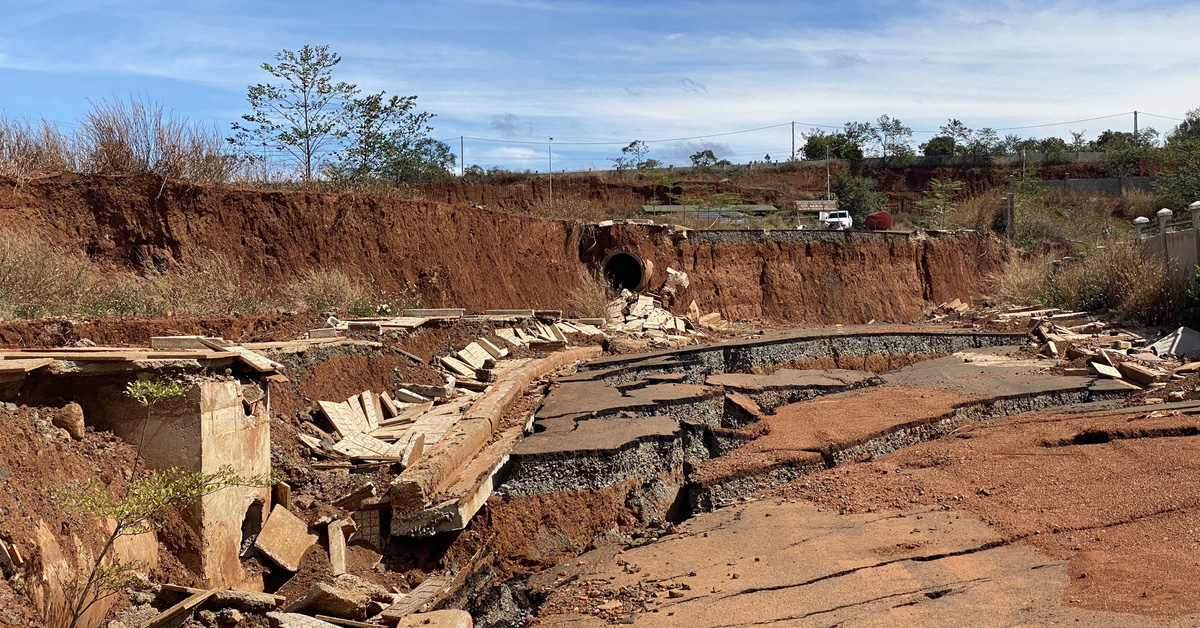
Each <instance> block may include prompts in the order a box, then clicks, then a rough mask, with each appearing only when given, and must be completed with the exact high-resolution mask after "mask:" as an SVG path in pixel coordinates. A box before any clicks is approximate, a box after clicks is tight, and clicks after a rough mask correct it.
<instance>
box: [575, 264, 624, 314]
mask: <svg viewBox="0 0 1200 628" xmlns="http://www.w3.org/2000/svg"><path fill="white" fill-rule="evenodd" d="M579 273H580V274H579V286H578V287H577V288H575V289H574V290H572V291H571V294H569V295H568V296H567V307H566V310H565V311H566V314H567V315H568V316H575V317H579V318H604V312H605V306H607V305H608V303H609V302H610V301H612V300H613V299H615V298H617V292H616V291H615V290H613V287H612V285H610V284H609V283H608V281H607V280H605V278H604V277H602V276H600V274H599V273H596V272H588V271H586V270H580V271H579Z"/></svg>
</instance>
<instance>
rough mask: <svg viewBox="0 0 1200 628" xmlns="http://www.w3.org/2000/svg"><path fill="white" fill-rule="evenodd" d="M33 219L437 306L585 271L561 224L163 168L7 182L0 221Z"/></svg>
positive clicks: (104, 250) (119, 241)
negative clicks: (169, 176) (368, 283)
mask: <svg viewBox="0 0 1200 628" xmlns="http://www.w3.org/2000/svg"><path fill="white" fill-rule="evenodd" d="M26 225H28V226H32V227H35V228H37V229H39V230H40V231H42V232H44V233H45V234H46V235H47V236H48V237H50V238H51V239H53V240H54V241H56V242H62V243H65V244H73V245H76V246H81V247H85V248H86V249H87V251H88V252H89V254H91V255H93V256H94V257H96V258H98V259H100V260H107V261H112V262H116V263H120V264H125V265H134V264H138V263H140V262H141V261H142V260H150V261H153V262H155V263H157V264H160V265H169V264H170V263H171V262H173V261H182V260H187V259H189V258H192V257H194V256H197V255H207V254H210V253H209V252H210V251H222V252H224V253H226V254H227V255H233V256H235V257H236V258H237V259H238V260H239V261H240V262H241V263H242V266H243V268H244V269H245V271H246V272H250V273H260V274H261V275H262V276H263V277H264V279H266V280H268V281H274V280H279V279H286V278H290V277H294V276H296V275H297V274H299V273H301V272H303V271H305V270H308V269H314V268H320V267H328V268H339V269H342V270H345V271H347V272H350V273H352V274H361V275H365V276H367V277H370V278H371V279H372V280H374V282H376V284H377V285H378V286H379V287H380V288H381V289H383V290H386V291H400V290H404V289H405V288H407V287H409V286H415V288H416V290H417V291H418V292H419V293H420V294H421V296H422V297H423V299H424V301H425V303H426V304H427V305H429V306H431V307H449V306H455V307H467V308H484V307H493V308H509V307H550V306H554V305H557V304H559V303H560V302H561V295H562V293H563V292H564V290H569V289H570V287H571V286H572V284H573V282H574V281H576V280H577V277H578V272H577V271H578V265H579V262H578V256H577V254H576V250H577V247H576V245H575V244H574V242H575V240H574V238H573V237H572V234H571V228H570V227H569V226H568V225H566V224H564V223H561V222H551V221H545V220H538V219H533V218H523V217H519V216H512V215H509V214H499V213H492V212H487V211H482V210H474V209H470V208H464V207H452V206H450V205H444V204H438V203H428V202H420V201H401V200H395V199H390V198H383V197H374V196H354V195H336V194H317V193H307V192H272V191H266V192H263V191H250V190H239V189H234V188H222V187H209V186H197V185H192V184H190V183H187V182H184V181H175V180H163V179H162V178H159V177H154V176H80V175H72V174H62V175H57V176H54V177H49V178H43V179H35V180H31V181H27V182H25V183H24V184H22V185H21V186H19V187H18V186H16V185H14V184H13V183H12V182H0V227H25V226H26Z"/></svg>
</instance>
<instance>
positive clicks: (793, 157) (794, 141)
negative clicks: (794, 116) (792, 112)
mask: <svg viewBox="0 0 1200 628" xmlns="http://www.w3.org/2000/svg"><path fill="white" fill-rule="evenodd" d="M792 161H796V121H795V120H792Z"/></svg>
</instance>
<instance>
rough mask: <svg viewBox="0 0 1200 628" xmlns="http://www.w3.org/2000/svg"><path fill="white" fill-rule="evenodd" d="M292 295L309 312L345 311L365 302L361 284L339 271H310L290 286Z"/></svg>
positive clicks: (363, 289) (364, 293)
mask: <svg viewBox="0 0 1200 628" xmlns="http://www.w3.org/2000/svg"><path fill="white" fill-rule="evenodd" d="M292 293H293V295H294V296H295V298H296V299H297V300H299V301H300V302H301V303H303V304H304V306H305V307H306V308H308V309H310V310H316V311H318V312H325V311H339V310H347V309H350V308H352V307H353V306H355V305H356V304H358V303H359V302H361V301H365V300H366V289H365V288H364V287H363V285H362V283H360V282H358V281H355V280H353V279H351V278H350V276H349V275H347V274H346V273H344V272H342V271H340V270H330V269H320V270H310V271H308V272H306V273H304V275H302V276H301V277H300V279H299V280H298V281H296V282H295V283H294V284H292Z"/></svg>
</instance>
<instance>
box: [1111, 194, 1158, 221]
mask: <svg viewBox="0 0 1200 628" xmlns="http://www.w3.org/2000/svg"><path fill="white" fill-rule="evenodd" d="M1158 209H1159V208H1158V204H1157V199H1156V198H1155V196H1154V193H1153V192H1150V191H1148V190H1128V191H1126V192H1125V193H1124V194H1122V195H1121V196H1119V197H1117V203H1116V206H1115V207H1114V208H1113V216H1114V217H1116V218H1119V219H1122V220H1125V221H1130V220H1133V219H1134V218H1137V217H1138V216H1153V215H1154V212H1156V211H1158Z"/></svg>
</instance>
